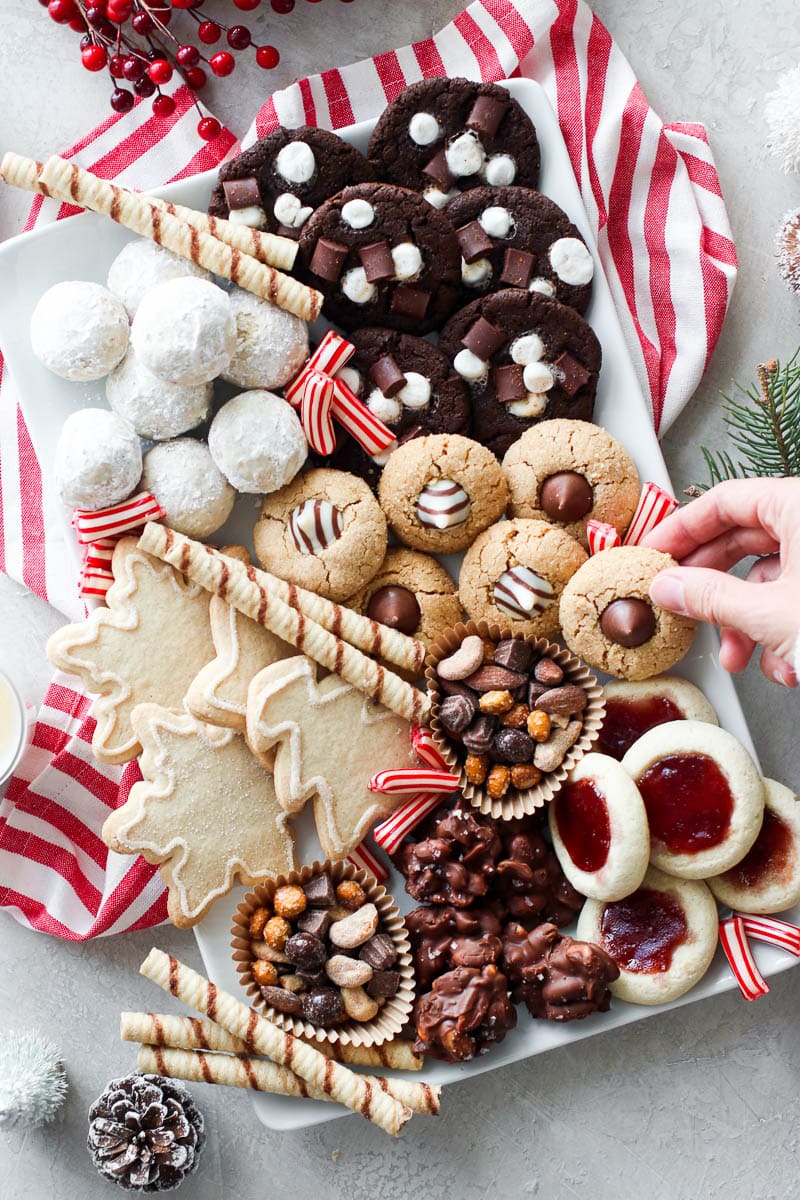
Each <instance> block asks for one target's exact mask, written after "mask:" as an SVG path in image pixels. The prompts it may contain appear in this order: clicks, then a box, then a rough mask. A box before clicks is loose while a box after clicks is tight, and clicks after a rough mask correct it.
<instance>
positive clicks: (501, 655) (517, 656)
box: [494, 638, 534, 672]
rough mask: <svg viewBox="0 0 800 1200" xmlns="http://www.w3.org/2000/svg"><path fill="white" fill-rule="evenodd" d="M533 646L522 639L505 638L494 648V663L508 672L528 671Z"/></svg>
mask: <svg viewBox="0 0 800 1200" xmlns="http://www.w3.org/2000/svg"><path fill="white" fill-rule="evenodd" d="M533 654H534V650H533V646H532V645H531V644H530V642H526V641H524V640H523V639H522V638H506V640H505V641H503V642H498V643H497V645H496V646H495V648H494V661H495V664H496V665H497V666H498V667H506V668H507V670H509V671H520V672H522V671H529V670H530V666H531V661H532V659H533Z"/></svg>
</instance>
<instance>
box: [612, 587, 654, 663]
mask: <svg viewBox="0 0 800 1200" xmlns="http://www.w3.org/2000/svg"><path fill="white" fill-rule="evenodd" d="M600 628H601V629H602V631H603V633H604V634H605V636H606V637H607V638H608V640H609V641H610V642H614V643H615V644H616V645H617V646H624V647H625V648H626V649H627V650H633V649H635V647H636V646H643V645H644V643H645V642H649V640H650V638H651V637H652V636H653V634H654V633H655V630H656V615H655V613H654V612H653V610H652V608H651V607H650V605H649V604H648V603H647V601H646V600H639V599H637V598H636V597H634V596H628V597H626V598H625V599H622V600H612V601H611V603H610V604H609V605H608V607H607V608H606V609H605V610H604V611H603V615H602V616H601V617H600Z"/></svg>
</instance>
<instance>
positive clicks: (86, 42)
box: [80, 33, 94, 50]
mask: <svg viewBox="0 0 800 1200" xmlns="http://www.w3.org/2000/svg"><path fill="white" fill-rule="evenodd" d="M93 45H94V41H93V40H92V35H91V34H90V33H85V34H84V35H83V37H82V38H81V40H80V47H81V50H85V49H86V47H87V46H93Z"/></svg>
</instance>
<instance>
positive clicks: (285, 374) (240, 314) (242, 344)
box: [222, 287, 308, 390]
mask: <svg viewBox="0 0 800 1200" xmlns="http://www.w3.org/2000/svg"><path fill="white" fill-rule="evenodd" d="M228 299H229V300H230V304H231V311H232V312H233V319H234V321H235V322H236V349H235V350H234V353H233V358H232V359H231V361H230V363H229V364H228V366H227V367H226V369H225V371H224V372H223V373H222V378H223V379H226V380H227V381H228V383H235V384H236V385H237V387H240V388H245V389H248V388H267V389H268V390H269V389H271V388H279V387H283V385H284V384H286V383H288V382H289V380H290V379H292V378H293V377H294V376H295V375H296V374H297V372H298V371H299V370H300V368H301V367H302V365H303V363H304V362H305V361H306V359H307V358H308V326H307V324H306V323H305V321H302V320H301V319H300V317H295V316H293V315H292V314H291V313H288V312H285V311H284V310H283V309H282V308H278V307H277V306H276V305H274V304H270V302H269V300H261V299H260V298H259V297H258V296H254V295H253V294H252V292H248V291H245V290H244V288H238V287H232V288H231V290H230V291H229V292H228Z"/></svg>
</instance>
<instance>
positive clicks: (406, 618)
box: [367, 587, 422, 637]
mask: <svg viewBox="0 0 800 1200" xmlns="http://www.w3.org/2000/svg"><path fill="white" fill-rule="evenodd" d="M421 615H422V614H421V613H420V608H419V604H418V603H417V597H416V596H415V595H414V593H413V592H410V591H409V590H408V588H404V587H382V588H378V590H377V592H375V593H374V594H373V595H372V597H371V598H370V602H369V604H368V605H367V616H368V617H369V619H370V620H371V621H378V622H379V624H381V625H388V626H389V628H390V629H399V630H400V632H401V633H407V634H408V635H409V637H410V636H411V635H412V634H414V633H416V631H417V627H418V626H419V619H420V616H421Z"/></svg>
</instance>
